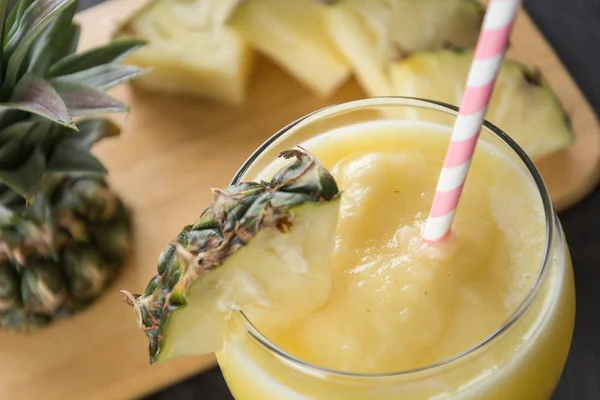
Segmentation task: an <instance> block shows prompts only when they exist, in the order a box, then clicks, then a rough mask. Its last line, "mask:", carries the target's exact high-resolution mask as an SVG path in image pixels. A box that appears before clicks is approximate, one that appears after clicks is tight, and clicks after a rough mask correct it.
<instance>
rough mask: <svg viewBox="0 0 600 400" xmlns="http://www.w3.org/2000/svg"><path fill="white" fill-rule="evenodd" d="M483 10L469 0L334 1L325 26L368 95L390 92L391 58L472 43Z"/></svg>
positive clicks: (388, 94)
mask: <svg viewBox="0 0 600 400" xmlns="http://www.w3.org/2000/svg"><path fill="white" fill-rule="evenodd" d="M483 14H484V9H483V6H482V5H481V4H479V3H478V2H477V1H475V0H443V1H441V0H418V1H415V0H339V1H338V2H335V3H334V4H333V5H331V6H329V10H328V29H329V32H330V35H331V37H332V38H333V40H334V41H335V43H336V45H337V46H338V48H339V49H340V51H341V52H342V53H343V54H344V55H345V56H346V58H347V59H348V60H349V62H350V63H351V64H352V68H353V70H354V74H355V75H356V78H357V80H358V82H359V84H360V85H361V87H362V88H363V90H364V91H365V92H366V93H367V94H368V95H369V96H390V95H392V94H393V88H392V84H391V82H390V77H389V73H388V71H389V65H390V63H391V62H393V61H396V60H398V59H401V58H402V57H405V56H407V55H409V54H410V53H413V52H416V51H421V50H434V49H439V48H443V47H445V46H451V47H470V46H474V45H475V44H476V42H477V35H478V34H479V29H480V27H481V23H482V19H483Z"/></svg>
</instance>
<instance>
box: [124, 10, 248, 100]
mask: <svg viewBox="0 0 600 400" xmlns="http://www.w3.org/2000/svg"><path fill="white" fill-rule="evenodd" d="M236 5H237V0H202V1H191V2H190V1H185V0H154V1H152V2H150V3H149V4H147V5H146V6H144V7H143V8H142V9H140V10H139V11H138V12H137V13H135V14H134V15H133V16H132V17H131V18H130V19H128V20H127V21H126V22H125V23H124V24H122V25H121V27H120V29H118V31H117V33H116V35H115V37H127V36H133V37H139V38H143V39H146V40H147V41H148V42H149V43H148V45H147V46H145V47H144V48H142V49H139V50H138V51H136V52H133V53H132V54H131V55H130V56H129V57H128V58H127V59H126V60H125V61H124V62H125V63H128V64H133V65H137V66H140V67H149V68H151V69H152V71H151V72H150V73H149V74H147V75H146V76H144V77H142V78H141V79H138V80H137V82H136V85H139V86H140V87H145V88H148V89H151V90H154V91H164V92H171V93H181V94H188V95H195V96H200V97H206V98H210V99H213V100H216V101H219V102H223V103H226V104H239V103H242V102H243V101H244V100H245V98H246V92H247V87H248V82H249V78H250V73H251V69H252V64H253V63H252V60H253V50H252V49H251V47H250V45H249V44H248V43H247V42H246V41H245V40H244V39H243V38H242V37H241V36H240V35H239V34H238V33H237V32H235V31H234V30H233V29H231V28H229V27H228V26H227V25H226V23H225V22H226V20H227V18H228V17H229V16H230V14H231V12H232V10H233V9H234V8H235V7H236Z"/></svg>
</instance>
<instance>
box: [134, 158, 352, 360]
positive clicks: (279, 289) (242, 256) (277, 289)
mask: <svg viewBox="0 0 600 400" xmlns="http://www.w3.org/2000/svg"><path fill="white" fill-rule="evenodd" d="M282 156H283V157H284V158H286V159H288V158H291V157H294V158H296V160H295V161H294V162H292V163H288V164H287V165H285V166H284V167H283V168H281V169H280V170H279V172H277V173H276V174H275V175H274V176H273V178H272V179H271V180H270V181H269V182H265V181H261V182H250V183H241V184H238V185H233V186H230V187H227V188H225V189H223V190H214V194H215V198H214V201H213V202H212V203H211V204H210V205H209V206H208V208H207V209H206V210H205V211H204V212H203V213H202V215H201V216H200V218H199V219H198V220H197V221H196V222H195V223H194V224H193V225H190V226H187V227H185V228H184V229H183V231H182V232H181V233H180V235H179V236H178V237H177V239H176V240H174V241H173V242H172V243H171V245H170V246H169V247H168V248H167V249H166V250H165V251H164V252H163V254H162V255H161V256H160V259H159V265H158V275H156V276H155V277H154V278H153V279H152V280H151V281H150V283H149V284H148V287H147V288H146V290H145V292H144V293H143V294H142V295H132V294H130V293H127V292H125V294H126V296H127V301H128V303H129V304H131V305H133V306H135V309H136V310H137V313H138V318H139V323H140V326H141V328H142V329H143V331H144V333H145V334H146V336H147V338H148V340H149V349H150V360H151V362H154V361H164V360H169V359H173V358H177V357H180V356H184V355H199V354H207V353H212V352H215V351H218V350H220V349H221V346H222V344H223V339H224V335H225V334H226V330H227V324H228V321H229V319H230V318H231V316H232V314H233V313H234V312H235V311H236V310H241V311H243V312H244V313H245V314H246V315H247V316H248V317H249V318H250V319H251V320H252V322H253V323H254V324H255V326H256V327H257V328H259V329H261V330H269V331H272V330H273V329H278V328H283V327H285V326H287V325H289V324H290V323H292V322H293V321H295V320H296V319H298V318H302V317H303V316H306V315H308V314H309V313H311V312H313V311H314V310H315V309H317V308H318V307H320V306H322V305H323V304H324V303H325V302H326V300H327V298H328V296H329V291H330V288H331V268H330V264H329V258H330V255H331V253H332V251H333V248H334V245H335V229H336V225H337V220H338V213H339V205H340V193H339V192H338V188H337V185H336V183H335V180H334V179H333V177H332V176H331V174H330V173H329V172H328V171H327V170H326V169H325V168H323V166H321V164H320V163H319V162H318V160H316V159H315V158H314V157H313V156H312V155H310V154H308V153H306V152H304V151H302V150H289V151H285V152H283V153H282Z"/></svg>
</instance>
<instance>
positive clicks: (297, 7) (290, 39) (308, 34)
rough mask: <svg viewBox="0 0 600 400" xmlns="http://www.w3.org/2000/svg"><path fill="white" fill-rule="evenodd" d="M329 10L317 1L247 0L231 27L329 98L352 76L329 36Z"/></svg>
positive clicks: (310, 86)
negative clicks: (327, 19)
mask: <svg viewBox="0 0 600 400" xmlns="http://www.w3.org/2000/svg"><path fill="white" fill-rule="evenodd" d="M326 11H327V7H326V6H325V5H324V4H321V3H319V2H318V1H316V0H246V1H244V2H242V4H241V5H240V6H239V7H238V8H237V9H236V11H235V12H234V13H233V15H232V18H231V20H230V21H229V24H230V25H231V26H232V27H233V28H234V29H235V30H236V31H238V32H239V33H240V34H241V35H242V36H243V37H244V38H245V39H247V40H248V41H249V42H250V43H252V46H254V47H255V48H256V49H257V50H258V51H260V52H262V53H264V54H265V55H266V56H268V57H269V58H271V59H272V60H273V61H275V63H277V64H279V65H280V66H281V67H283V68H284V69H285V70H286V71H287V72H288V73H290V74H291V75H292V76H293V77H295V78H296V79H297V80H298V81H299V82H300V83H302V84H303V85H304V86H306V87H307V88H309V89H311V90H312V91H313V92H314V93H316V94H317V95H320V96H323V97H326V96H329V95H331V94H332V93H333V92H334V91H335V90H336V89H337V88H339V87H340V86H341V85H342V84H343V83H344V82H346V81H347V80H348V79H349V78H350V75H351V71H350V66H349V64H348V62H347V61H346V59H345V57H344V56H343V55H342V54H341V53H340V52H339V51H338V50H337V48H336V47H335V45H334V43H333V41H332V40H331V39H330V37H329V35H328V32H327V21H326Z"/></svg>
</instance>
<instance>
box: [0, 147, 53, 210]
mask: <svg viewBox="0 0 600 400" xmlns="http://www.w3.org/2000/svg"><path fill="white" fill-rule="evenodd" d="M45 161H46V160H45V157H44V155H43V154H42V152H41V151H40V150H39V148H37V147H36V148H35V150H34V151H33V153H32V154H31V156H30V157H29V159H28V160H27V161H25V162H24V163H23V164H21V165H20V166H19V168H17V169H0V181H2V182H4V183H5V184H6V185H7V186H9V187H10V188H11V189H13V190H14V191H15V192H17V193H19V194H20V195H21V196H23V198H24V199H25V201H27V203H31V202H32V201H33V197H34V196H35V193H36V192H37V190H38V188H39V185H40V182H41V180H42V177H43V176H44V165H45Z"/></svg>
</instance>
